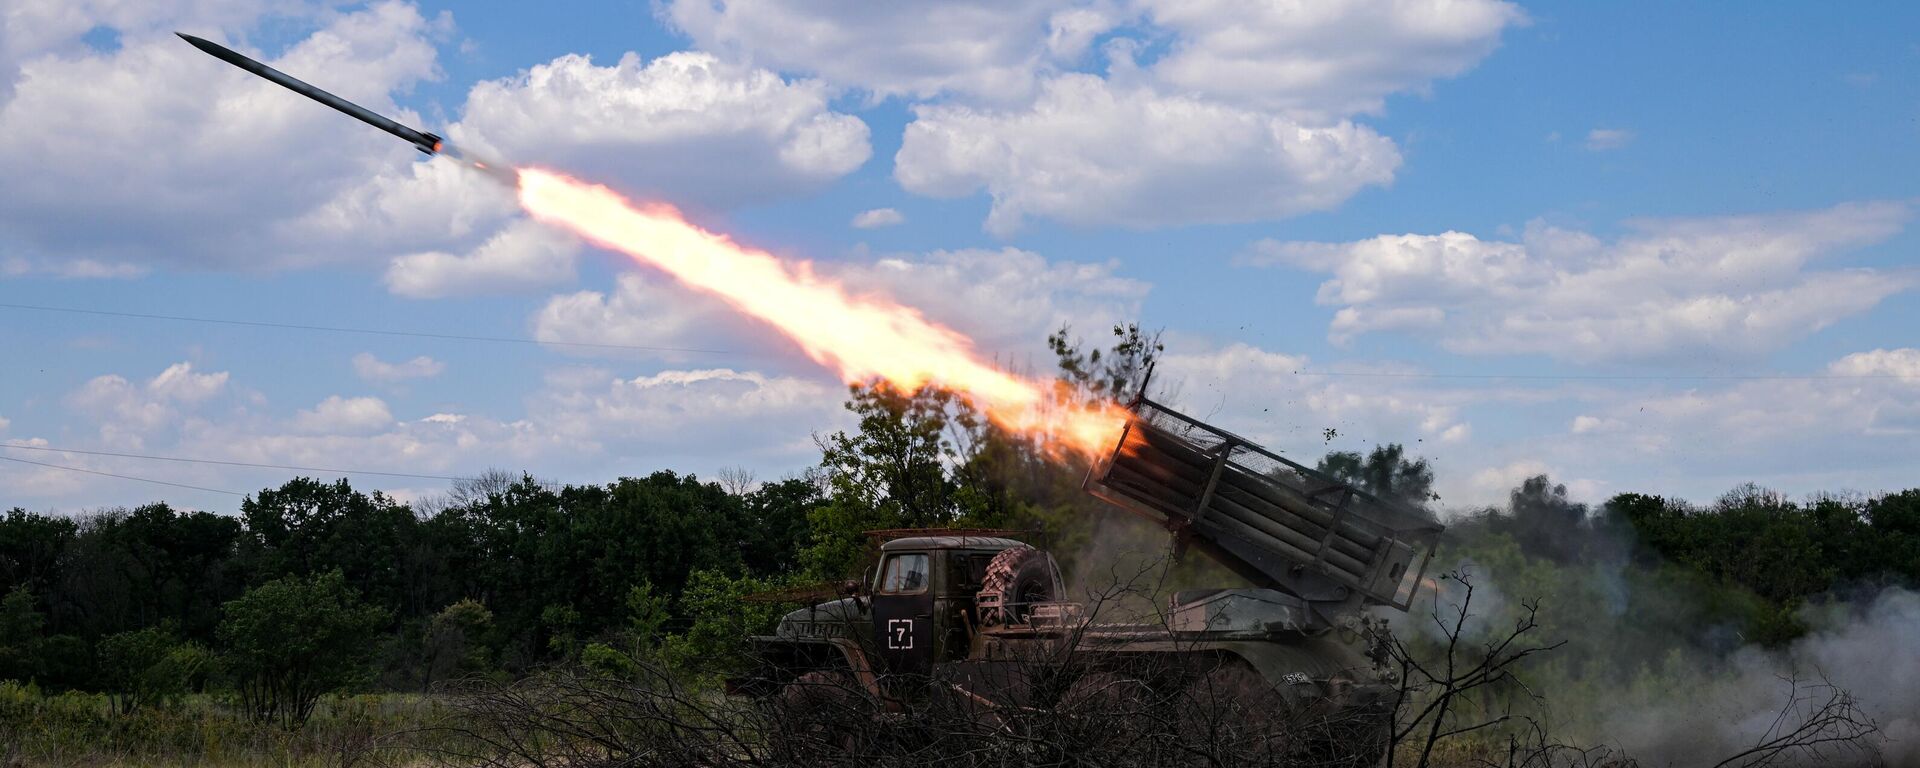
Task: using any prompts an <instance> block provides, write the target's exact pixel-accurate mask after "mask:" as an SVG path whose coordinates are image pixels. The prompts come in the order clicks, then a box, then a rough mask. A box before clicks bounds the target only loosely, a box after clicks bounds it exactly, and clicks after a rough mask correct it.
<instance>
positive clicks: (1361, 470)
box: [1315, 443, 1440, 508]
mask: <svg viewBox="0 0 1920 768" xmlns="http://www.w3.org/2000/svg"><path fill="white" fill-rule="evenodd" d="M1406 453H1407V449H1406V448H1405V447H1404V446H1402V445H1400V444H1399V443H1388V444H1386V445H1379V446H1374V448H1373V451H1372V452H1371V453H1368V454H1367V455H1366V456H1364V457H1363V456H1361V455H1360V454H1358V453H1355V452H1352V451H1334V452H1332V453H1329V454H1327V455H1326V457H1325V458H1323V459H1321V460H1320V464H1319V466H1317V467H1315V469H1318V470H1320V472H1321V473H1323V474H1327V475H1331V476H1332V477H1334V478H1335V479H1338V480H1343V481H1345V482H1347V483H1351V484H1352V485H1354V486H1356V487H1358V488H1359V489H1360V490H1363V491H1366V492H1367V493H1371V494H1373V495H1375V496H1378V497H1380V498H1383V499H1388V500H1391V501H1397V502H1400V503H1402V504H1406V505H1408V506H1411V507H1414V508H1425V506H1426V504H1427V502H1430V501H1435V500H1438V499H1439V498H1440V495H1439V494H1437V493H1434V492H1433V467H1432V466H1431V465H1429V464H1428V463H1427V460H1426V459H1408V458H1407V455H1406Z"/></svg>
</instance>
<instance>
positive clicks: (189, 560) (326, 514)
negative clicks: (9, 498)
mask: <svg viewBox="0 0 1920 768" xmlns="http://www.w3.org/2000/svg"><path fill="white" fill-rule="evenodd" d="M469 493H470V495H471V496H472V497H473V498H470V499H468V500H466V501H465V502H463V503H452V504H447V505H445V506H444V507H442V508H440V509H437V510H434V511H431V512H427V513H423V512H421V511H418V510H415V509H413V508H410V507H409V506H407V505H405V504H400V503H397V502H395V501H394V500H392V499H390V498H388V497H386V496H384V495H382V494H380V493H378V492H375V493H370V494H369V493H363V492H361V491H358V490H356V489H354V488H353V487H351V486H350V485H349V484H348V483H347V482H346V481H337V482H320V481H316V480H311V479H306V478H301V479H295V480H293V481H290V482H288V483H286V484H285V485H283V486H281V487H279V488H275V489H271V490H266V491H262V492H260V493H259V494H257V495H254V496H251V497H248V498H247V499H246V500H245V501H244V502H242V504H241V507H240V514H239V515H238V516H237V517H236V516H228V515H221V514H215V513H210V512H182V511H178V510H175V509H172V508H171V507H169V506H167V505H166V504H151V505H147V506H142V507H139V508H136V509H132V510H112V511H106V512H99V513H95V514H89V515H85V516H81V517H78V518H67V517H60V516H51V515H42V514H35V513H31V512H26V511H23V510H19V509H15V510H12V511H10V512H8V513H7V514H6V515H5V517H4V519H0V590H4V594H5V595H6V597H5V601H4V604H0V626H4V627H6V629H0V679H16V680H27V679H31V680H35V681H37V682H39V683H40V684H41V685H43V686H48V687H54V688H84V689H112V688H114V687H116V686H123V685H125V684H126V681H124V680H123V679H120V678H122V677H123V675H121V674H120V670H119V669H118V667H121V666H124V665H125V664H127V663H130V661H131V660H122V659H113V658H110V657H113V656H118V655H125V654H124V653H119V651H122V650H123V649H122V646H124V645H125V644H126V643H128V642H129V641H130V637H131V636H130V633H140V632H145V633H147V634H149V635H151V634H152V633H153V632H160V633H162V634H163V635H164V636H165V637H166V638H168V639H170V640H172V641H173V642H174V643H176V644H193V645H197V646H199V647H200V648H203V649H214V650H220V651H230V650H233V649H236V648H240V647H242V646H245V645H246V644H248V643H253V642H263V643H264V642H268V641H270V640H271V638H270V637H266V636H270V635H274V634H282V635H287V636H294V635H298V634H300V633H301V632H302V631H303V629H304V628H303V627H301V626H297V625H294V626H261V627H257V628H254V627H249V626H247V625H246V620H245V617H244V616H242V615H241V612H243V611H245V610H247V609H250V608H252V607H254V606H253V605H252V603H250V602H248V601H250V600H251V601H255V602H258V601H270V600H274V599H281V600H284V601H286V602H288V603H289V604H290V605H291V606H293V607H311V604H328V603H337V604H338V607H339V609H340V612H343V613H352V612H355V611H359V610H360V609H361V608H363V607H364V608H368V609H372V611H374V612H375V613H377V616H373V615H372V614H362V617H361V618H359V619H357V622H358V623H359V624H361V625H364V626H363V629H364V630H365V631H360V632H355V633H353V634H355V635H356V636H357V637H358V639H359V641H360V642H361V643H362V644H364V645H366V646H368V648H367V650H369V651H370V653H368V654H366V657H365V658H366V660H367V661H369V662H371V664H372V666H371V668H370V669H369V670H368V671H369V672H370V673H371V675H372V678H371V679H370V680H368V681H367V682H369V683H370V684H372V685H375V686H377V687H380V688H384V689H388V690H407V689H416V690H417V689H419V688H421V687H423V686H425V685H426V684H427V683H429V682H430V679H431V677H432V676H433V675H434V674H435V673H436V672H440V673H442V674H444V673H446V672H448V671H449V670H446V669H436V668H443V667H445V666H446V660H445V659H441V658H439V657H441V656H445V655H447V654H448V653H455V654H456V655H461V656H466V655H469V654H473V655H475V656H476V658H475V659H473V660H472V661H473V662H474V663H465V662H463V664H464V666H465V667H468V668H471V667H476V666H483V667H487V668H494V669H499V670H503V671H505V672H507V673H509V674H517V673H519V672H522V671H524V670H525V669H527V668H529V667H530V666H532V665H534V664H537V663H540V662H541V661H544V660H548V659H552V658H555V657H556V656H563V655H565V654H567V653H568V652H571V651H575V650H577V649H578V647H579V646H580V645H581V644H582V643H583V642H584V641H586V640H587V639H588V638H593V637H596V636H597V635H599V634H602V633H604V631H605V630H606V629H607V628H609V627H612V626H616V625H618V624H621V623H623V622H624V621H625V620H626V618H627V616H628V614H629V613H630V611H629V608H628V606H627V600H628V597H629V594H630V593H632V592H634V591H635V590H639V591H640V592H642V593H645V594H649V595H655V594H657V595H663V596H680V595H682V594H683V593H684V592H686V591H687V589H688V584H689V581H695V580H698V581H701V583H700V584H699V585H698V586H700V587H701V588H704V589H709V590H712V589H719V590H722V591H725V590H728V589H731V588H733V587H734V585H735V583H736V582H742V581H753V580H756V579H765V578H771V577H774V576H778V575H784V574H790V573H792V572H794V571H795V563H796V557H797V551H798V547H799V545H800V544H801V543H802V542H804V541H805V536H804V533H805V531H806V530H807V517H806V516H807V513H808V512H809V511H810V510H811V509H813V508H814V507H815V506H817V505H818V504H819V502H820V494H819V491H818V489H817V487H816V486H815V485H814V484H813V483H810V482H807V481H803V480H789V481H783V482H776V483H770V484H767V485H764V486H762V487H760V488H758V489H756V490H753V491H751V492H747V493H730V492H728V491H726V490H723V489H722V488H720V486H718V485H717V484H714V483H705V482H701V481H699V480H698V479H696V478H692V477H684V476H679V475H675V474H673V473H671V472H659V473H655V474H653V475H650V476H648V477H645V478H625V479H621V480H619V481H618V482H614V483H611V484H607V485H588V486H565V487H561V488H552V487H548V486H545V485H542V484H540V483H537V482H534V481H533V480H531V479H527V478H521V479H518V480H514V481H511V482H500V483H497V484H496V485H495V486H494V487H490V488H485V489H470V490H469ZM276 590H277V592H276ZM290 590H291V592H290ZM296 598H297V599H296ZM301 603H306V604H309V605H307V606H301V605H299V604H301ZM443 614H444V615H443ZM369 616H371V618H367V617H369ZM278 618H282V617H276V616H272V615H269V616H265V617H263V618H262V619H261V620H262V621H263V622H269V623H270V622H272V621H275V620H278ZM284 618H286V619H287V620H289V621H290V622H292V621H293V620H294V619H297V618H298V616H297V615H294V614H288V616H286V617H284ZM310 618H311V617H310ZM325 618H327V617H323V618H322V619H313V620H314V621H320V620H324V619H325ZM683 618H684V617H683ZM436 620H438V622H439V624H440V625H441V626H439V627H438V630H439V634H440V635H442V636H440V637H436V636H435V633H436V624H435V623H436ZM449 622H456V623H458V622H464V623H465V624H466V625H467V626H466V627H464V631H465V632H466V633H467V634H470V635H472V636H471V637H466V638H462V642H461V643H460V644H461V645H470V646H472V647H471V648H460V649H448V648H436V647H435V643H436V641H438V642H440V643H441V644H445V642H446V640H447V638H446V637H444V635H445V634H446V631H447V630H448V629H449V627H448V626H447V625H448V623H449ZM294 623H295V624H297V622H294ZM308 623H309V624H310V625H311V623H312V622H311V621H309V622H308ZM249 633H252V634H253V635H259V636H260V637H253V636H249ZM144 642H145V644H146V645H148V646H151V645H152V644H154V643H156V642H159V638H148V639H146V640H144ZM148 652H149V653H151V650H149V651H148ZM102 662H114V663H102ZM462 671H470V670H465V669H463V670H462Z"/></svg>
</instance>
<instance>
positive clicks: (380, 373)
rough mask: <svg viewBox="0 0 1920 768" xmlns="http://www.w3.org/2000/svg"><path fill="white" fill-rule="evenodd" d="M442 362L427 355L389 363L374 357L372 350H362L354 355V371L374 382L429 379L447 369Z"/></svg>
mask: <svg viewBox="0 0 1920 768" xmlns="http://www.w3.org/2000/svg"><path fill="white" fill-rule="evenodd" d="M446 368H447V365H446V363H442V362H440V361H438V360H435V359H433V358H431V357H427V356H426V355H420V356H419V357H415V358H413V359H411V360H402V361H400V362H397V363H389V362H387V361H385V360H381V359H380V358H378V357H374V356H373V353H371V352H362V353H360V354H357V355H354V356H353V372H354V374H356V375H358V376H359V377H360V378H362V379H365V380H367V381H372V382H383V383H391V382H396V381H407V380H409V379H429V378H433V377H435V376H438V375H440V372H441V371H444V370H446Z"/></svg>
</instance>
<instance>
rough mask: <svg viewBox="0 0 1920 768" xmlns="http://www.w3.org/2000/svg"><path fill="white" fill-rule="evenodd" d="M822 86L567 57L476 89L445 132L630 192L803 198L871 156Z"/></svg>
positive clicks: (712, 199) (713, 63) (725, 199)
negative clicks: (603, 63)
mask: <svg viewBox="0 0 1920 768" xmlns="http://www.w3.org/2000/svg"><path fill="white" fill-rule="evenodd" d="M827 97H828V92H827V87H826V85H825V84H823V83H820V82H817V81H809V80H794V81H788V80H784V79H782V78H781V77H780V76H779V75H777V74H774V73H773V72H771V71H768V70H765V69H757V68H754V67H750V66H745V65H738V64H732V63H728V62H726V61H722V60H720V59H718V58H716V57H714V56H713V55H711V54H706V53H698V52H680V53H672V54H668V55H666V56H661V57H659V58H656V59H653V60H650V61H649V60H646V59H643V58H641V57H640V56H638V55H636V54H631V53H629V54H627V55H625V56H622V57H621V58H620V60H619V61H617V62H615V63H614V64H613V65H611V66H600V65H597V64H594V63H593V61H592V60H591V59H589V58H588V57H586V56H580V55H567V56H562V57H560V58H557V59H554V60H553V61H550V62H547V63H545V64H540V65H538V66H535V67H533V68H531V69H529V70H527V71H526V72H525V73H522V74H520V75H518V76H515V77H511V78H507V79H503V80H493V81H488V82H483V83H480V84H478V85H475V86H474V87H473V90H472V92H470V93H469V94H468V96H467V104H466V111H465V114H464V116H463V117H462V118H461V120H460V122H459V124H457V125H455V126H453V127H452V128H451V129H449V136H450V137H451V138H452V140H453V141H454V142H455V143H456V144H459V145H462V146H466V147H469V148H471V149H474V150H478V151H480V152H483V153H486V154H488V155H491V156H494V157H498V158H502V159H504V160H506V161H508V162H512V163H517V164H525V163H538V164H543V165H548V166H551V167H556V168H579V169H591V173H592V175H593V177H594V178H595V179H596V180H602V181H611V180H617V181H619V182H620V183H621V186H622V188H623V190H625V191H628V192H630V193H634V194H649V193H657V194H666V193H670V194H671V199H673V200H675V201H677V202H682V203H687V202H691V203H695V204H701V205H727V204H734V203H739V202H743V201H749V200H765V199H768V198H770V197H775V196H779V195H783V194H792V193H795V192H800V191H809V190H812V189H815V188H818V187H819V186H820V185H822V184H824V183H826V182H829V181H832V180H833V179H836V178H839V177H840V176H843V175H845V174H847V173H850V172H852V171H853V170H854V169H856V168H859V167H860V165H861V164H862V163H865V162H866V161H867V158H868V157H869V156H870V155H871V154H872V148H871V146H870V145H869V144H868V142H867V138H868V132H867V125H866V123H863V122H861V121H860V119H859V118H857V117H854V116H852V115H845V114H841V113H838V112H834V111H833V110H832V109H830V108H829V106H828V104H827Z"/></svg>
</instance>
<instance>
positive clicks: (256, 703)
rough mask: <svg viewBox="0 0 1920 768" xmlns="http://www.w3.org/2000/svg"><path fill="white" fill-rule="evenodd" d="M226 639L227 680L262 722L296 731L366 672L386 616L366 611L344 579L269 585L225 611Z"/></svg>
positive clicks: (332, 575)
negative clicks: (326, 699) (325, 699)
mask: <svg viewBox="0 0 1920 768" xmlns="http://www.w3.org/2000/svg"><path fill="white" fill-rule="evenodd" d="M225 613H226V618H225V619H224V620H222V621H221V622H220V629H219V637H220V642H221V646H222V660H223V662H224V663H225V667H226V672H227V673H228V674H229V675H231V676H232V678H233V681H234V683H235V686H236V687H237V688H238V690H239V693H240V702H241V706H242V708H243V709H244V710H245V711H246V712H247V715H248V717H249V718H251V719H252V720H254V721H255V722H262V723H266V722H272V723H278V724H279V725H281V726H282V727H286V728H295V727H298V726H299V725H300V724H301V723H304V722H306V720H307V717H308V716H309V715H311V714H312V713H313V707H314V703H315V702H316V701H318V700H319V698H320V696H321V694H324V693H329V692H332V691H336V690H339V689H341V688H343V687H345V686H347V685H349V684H351V683H353V682H355V681H357V680H359V679H361V678H362V677H363V676H364V675H365V672H366V662H367V658H368V656H369V655H370V652H371V650H372V647H373V640H374V637H375V633H376V632H377V631H378V630H379V628H380V627H381V626H382V625H384V624H385V623H386V621H387V612H386V611H385V610H383V609H381V608H379V607H377V606H371V605H366V604H364V603H362V602H361V601H360V597H359V596H358V595H356V594H354V592H353V590H352V589H351V588H349V587H348V586H347V582H346V579H345V577H344V576H342V574H341V573H340V572H339V571H331V572H328V573H326V574H324V575H320V576H312V577H307V578H298V577H287V578H283V579H276V580H274V581H269V582H267V583H265V584H262V585H260V586H258V587H255V588H253V589H251V590H248V591H247V593H246V594H244V595H241V596H240V597H239V598H238V599H235V600H233V601H231V602H229V603H227V604H226V608H225Z"/></svg>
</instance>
